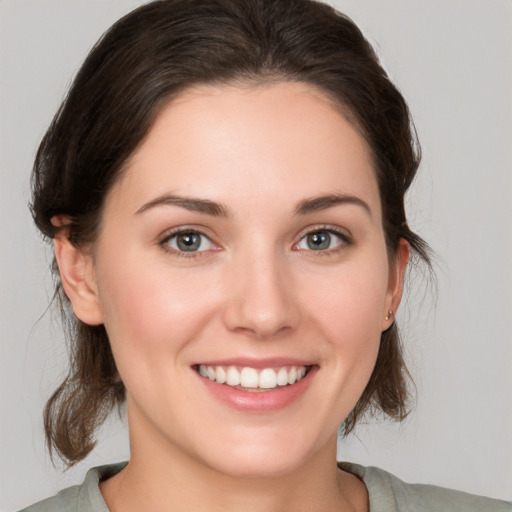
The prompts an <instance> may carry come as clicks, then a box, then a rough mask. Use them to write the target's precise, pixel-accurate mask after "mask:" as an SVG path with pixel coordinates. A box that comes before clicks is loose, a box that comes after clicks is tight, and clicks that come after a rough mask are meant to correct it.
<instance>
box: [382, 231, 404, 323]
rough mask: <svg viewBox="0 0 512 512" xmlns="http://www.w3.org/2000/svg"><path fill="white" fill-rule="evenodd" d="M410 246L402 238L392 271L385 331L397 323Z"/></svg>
mask: <svg viewBox="0 0 512 512" xmlns="http://www.w3.org/2000/svg"><path fill="white" fill-rule="evenodd" d="M409 253H410V245H409V242H407V240H405V239H404V238H400V240H399V244H398V248H397V250H396V254H395V258H394V260H393V264H392V266H391V269H390V276H389V289H388V299H387V303H386V309H385V312H384V315H383V329H382V330H383V331H384V330H386V329H389V327H390V326H391V324H392V323H393V322H394V321H395V314H396V312H397V310H398V306H399V305H400V301H401V300H402V292H403V284H404V276H405V270H406V268H407V263H408V262H409Z"/></svg>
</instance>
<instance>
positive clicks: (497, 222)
mask: <svg viewBox="0 0 512 512" xmlns="http://www.w3.org/2000/svg"><path fill="white" fill-rule="evenodd" d="M141 3H142V2H141V1H140V0H139V1H137V0H122V1H121V0H101V1H94V0H61V1H57V0H54V1H50V0H32V1H25V0H3V1H0V72H1V81H0V91H1V96H0V130H1V132H0V144H1V146H0V173H1V174H0V236H1V243H0V265H1V267H0V268H1V271H0V337H1V345H0V347H1V348H0V350H1V352H0V355H1V374H0V376H1V382H0V386H1V394H0V397H1V402H0V411H1V417H0V510H1V511H2V512H7V511H10V510H15V509H16V508H18V507H21V506H22V505H26V504H28V503H31V502H33V501H36V500H38V499H41V498H43V497H46V496H48V495H50V494H53V493H55V492H56V491H57V490H58V489H59V488H62V487H63V486H66V485H70V484H71V483H76V482H78V481H80V480H81V479H82V478H83V475H84V473H85V471H86V469H87V468H88V467H91V466H92V465H96V464H102V463H107V462H112V461H115V460H122V459H126V457H127V456H128V447H127V436H126V430H125V427H124V426H122V424H121V423H120V422H119V421H117V420H116V419H115V418H114V419H113V420H111V421H110V422H109V424H108V425H107V426H106V427H105V429H104V432H103V434H102V436H101V437H102V441H101V443H100V444H99V445H98V447H97V449H96V450H95V452H94V453H93V454H92V455H91V456H90V457H89V458H88V459H87V460H86V461H85V462H84V463H82V464H78V465H77V466H76V467H74V468H73V469H71V470H69V471H68V472H66V473H62V471H61V470H62V468H61V467H59V466H58V467H57V468H56V469H55V468H53V466H52V464H51V462H50V460H49V457H48V455H47V453H46V451H45V448H44V440H43V435H42V429H41V410H42V406H43V403H44V401H45V399H46V398H47V397H48V395H49V394H50V392H51V391H52V389H53V388H54V387H55V385H56V383H57V382H58V380H59V377H61V376H62V372H63V370H64V368H65V347H64V345H63V342H62V336H61V334H60V328H59V326H58V323H57V322H53V324H52V314H51V313H49V312H46V313H45V311H46V307H47V304H48V302H49V297H50V296H51V280H50V279H49V272H48V266H49V261H50V258H49V253H48V252H47V251H46V252H45V249H44V246H43V244H42V242H41V241H40V239H39V237H38V236H37V235H36V231H35V229H34V228H33V227H32V224H31V220H30V217H29V214H28V210H27V208H26V203H27V202H28V199H29V192H28V190H29V186H28V176H29V172H30V168H31V163H32V160H33V157H34V153H35V149H36V147H37V144H38V142H39V140H40V138H41V137H42V135H43V133H44V131H45V129H46V127H47V125H48V123H49V122H50V120H51V117H52V115H53V113H54V112H55V110H56V108H57V106H58V104H59V102H60V100H61V99H62V97H63V94H64V93H65V91H66V88H67V85H68V84H69V82H70V79H71V78H72V76H73V74H74V72H75V71H76V69H77V67H78V65H79V63H80V62H81V60H82V59H83V58H84V57H85V55H86V53H87V51H88V49H89V48H90V47H91V45H92V44H93V43H94V42H95V41H96V39H97V38H98V36H99V35H100V34H101V33H102V32H103V31H104V30H105V29H106V28H107V27H108V26H109V25H110V24H111V23H112V22H113V21H115V20H116V19H117V18H118V17H119V16H120V15H122V14H124V13H125V12H127V11H129V10H130V9H131V8H133V7H135V6H137V5H139V4H141ZM332 3H333V4H335V5H336V6H337V7H339V8H340V9H341V10H343V11H345V12H347V13H348V14H349V15H350V16H351V17H353V19H354V20H355V21H356V22H357V23H359V24H360V26H361V27H362V28H363V30H364V32H365V33H366V34H367V36H368V37H369V38H370V40H371V41H372V42H373V43H374V44H375V46H376V48H377V49H378V51H379V53H380V55H381V57H382V59H383V62H384V65H385V67H386V69H387V70H388V71H389V73H390V74H391V76H392V78H393V79H394V80H395V82H396V83H397V84H398V86H399V87H400V88H401V90H402V91H403V93H404V95H405V97H406V99H408V101H409V104H410V107H411V110H412V113H413V115H414V118H415V121H416V125H417V128H418V132H419V136H420V140H421V142H422V145H423V150H424V160H423V164H422V168H421V176H420V179H419V180H418V182H417V183H416V185H415V188H414V190H413V191H412V194H411V196H410V198H409V201H408V202H409V216H410V224H411V225H412V226H413V228H414V229H416V230H417V231H418V232H419V233H420V234H421V235H422V236H424V237H425V238H426V239H427V240H428V241H429V242H430V244H431V245H432V247H433V248H434V249H435V250H436V252H437V253H438V260H437V261H438V278H439V286H438V297H439V298H438V301H437V304H435V300H434V299H433V297H432V294H430V293H429V292H428V291H427V292H426V293H425V282H424V281H423V279H422V276H421V273H420V274H417V273H416V274H415V275H414V276H413V279H412V282H413V287H412V290H411V293H410V297H409V299H408V300H407V304H406V305H405V308H403V309H402V310H401V312H400V315H399V321H400V322H401V323H402V325H403V324H405V331H404V332H405V336H404V339H405V345H406V351H407V355H408V359H409V362H410V367H411V371H412V374H413V375H414V378H415V381H416V385H417V395H418V397H417V407H416V410H415V413H414V414H413V415H412V416H411V417H410V418H409V419H408V420H407V421H406V422H405V423H404V424H402V425H400V426H396V425H393V424H389V423H378V422H371V423H370V424H368V425H366V426H363V427H361V428H360V429H359V430H358V431H357V433H356V435H355V436H352V437H350V438H349V439H347V440H344V441H342V442H341V443H340V447H339V455H340V457H341V458H342V459H348V460H353V461H357V462H360V463H363V464H373V465H377V466H380V467H383V468H385V469H388V470H390V471H392V472H394V473H395V474H397V475H398V476H400V477H401V478H403V479H405V480H407V481H420V482H425V483H433V484H438V485H444V486H449V487H455V488H458V489H462V490H466V491H471V492H475V493H479V494H486V495H491V496H495V497H501V498H505V499H512V435H511V433H512V405H511V390H512V372H511V371H510V367H511V363H512V353H511V352H512V349H511V347H512V344H511V338H512V320H511V317H512V293H511V290H512V270H511V261H512V259H511V252H512V251H511V245H512V206H511V200H510V198H511V196H512V186H511V185H512V183H511V182H512V177H511V176H512V172H511V166H512V99H511V94H512V93H511V91H512V72H511V69H512V36H511V35H510V34H512V2H511V1H509V0H480V1H472V0H444V1H436V0H429V1H419V0H385V1H383V0H339V1H333V2H332ZM424 296H425V297H424Z"/></svg>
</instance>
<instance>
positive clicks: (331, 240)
mask: <svg viewBox="0 0 512 512" xmlns="http://www.w3.org/2000/svg"><path fill="white" fill-rule="evenodd" d="M342 243H343V239H342V237H341V235H338V234H336V233H334V232H332V231H329V230H326V229H323V230H319V231H313V232H312V233H308V234H307V235H306V236H304V237H302V238H301V240H300V242H299V243H298V244H297V248H298V249H301V250H304V249H308V250H310V251H327V250H329V249H334V248H336V247H338V246H339V245H341V244H342Z"/></svg>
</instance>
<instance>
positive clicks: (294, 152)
mask: <svg viewBox="0 0 512 512" xmlns="http://www.w3.org/2000/svg"><path fill="white" fill-rule="evenodd" d="M165 192H172V193H179V194H184V195H196V194H200V195H201V196H205V197H208V198H210V199H213V200H215V201H220V202H223V203H225V202H227V203H233V202H235V203H236V202H237V201H238V202H240V204H241V205H243V204H247V203H255V202H256V203H259V205H260V206H261V207H265V205H267V206H271V205H273V204H274V203H275V201H276V199H279V203H280V204H284V203H286V202H287V201H290V203H291V202H295V201H296V200H297V199H299V200H300V199H301V198H302V197H311V196H314V195H316V194H325V193H328V192H339V193H347V194H353V195H359V196H364V200H365V201H367V202H373V203H374V204H375V203H379V194H378V188H377V182H376V179H375V173H374V171H373V164H372V159H371V153H370V150H369V148H368V146H367V143H366V141H365V139H364V138H363V137H362V136H361V135H360V134H359V132H358V131H357V130H356V129H355V128H354V126H353V125H352V124H351V123H350V122H349V121H348V120H347V119H346V117H345V116H343V115H342V113H341V109H340V108H338V107H337V106H336V105H335V104H334V103H333V102H332V101H331V100H330V99H329V98H328V97H327V96H326V95H324V94H323V93H322V92H321V91H319V90H318V89H316V88H315V87H313V86H310V85H307V84H303V83H294V82H291V83H290V82H286V83H277V84H271V85H259V86H237V87H235V86H226V85H222V86H201V87H195V88H193V89H190V90H187V91H186V92H185V93H183V94H181V95H180V96H179V97H177V98H175V99H174V100H172V101H171V102H170V103H169V104H168V105H166V106H165V107H164V108H163V109H162V111H161V112H160V114H159V115H158V116H157V118H156V121H155V123H154V124H153V126H152V128H151V129H150V130H149V132H148V134H147V136H146V138H145V139H144V141H143V142H142V144H141V145H140V146H139V148H138V149H137V151H136V152H135V153H134V155H133V156H132V158H131V159H130V162H129V164H128V166H127V168H126V170H125V172H124V174H123V176H122V178H121V179H120V181H119V182H118V183H117V184H116V185H115V186H114V188H113V190H112V195H113V196H119V195H120V194H124V195H126V194H128V195H129V196H130V197H124V198H123V201H124V202H125V203H126V202H133V203H134V206H135V204H136V203H141V202H144V201H147V200H148V199H150V198H151V196H156V195H159V194H162V193H165ZM377 209H378V210H380V203H379V208H377Z"/></svg>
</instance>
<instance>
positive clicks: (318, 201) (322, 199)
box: [295, 194, 372, 217]
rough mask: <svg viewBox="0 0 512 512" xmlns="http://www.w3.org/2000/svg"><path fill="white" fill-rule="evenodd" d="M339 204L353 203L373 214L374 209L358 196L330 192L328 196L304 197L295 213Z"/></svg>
mask: <svg viewBox="0 0 512 512" xmlns="http://www.w3.org/2000/svg"><path fill="white" fill-rule="evenodd" d="M339 204H353V205H356V206H360V207H361V208H363V209H364V210H365V211H366V212H367V213H368V215H369V216H370V217H371V216H372V210H371V209H370V207H369V206H368V203H366V202H365V201H363V200H362V199H360V198H359V197H356V196H351V195H347V194H329V195H326V196H318V197H313V198H311V199H304V200H303V201H301V202H300V203H299V204H298V205H297V207H296V208H295V215H307V214H308V213H313V212H318V211H321V210H326V209H327V208H332V207H333V206H337V205H339Z"/></svg>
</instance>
